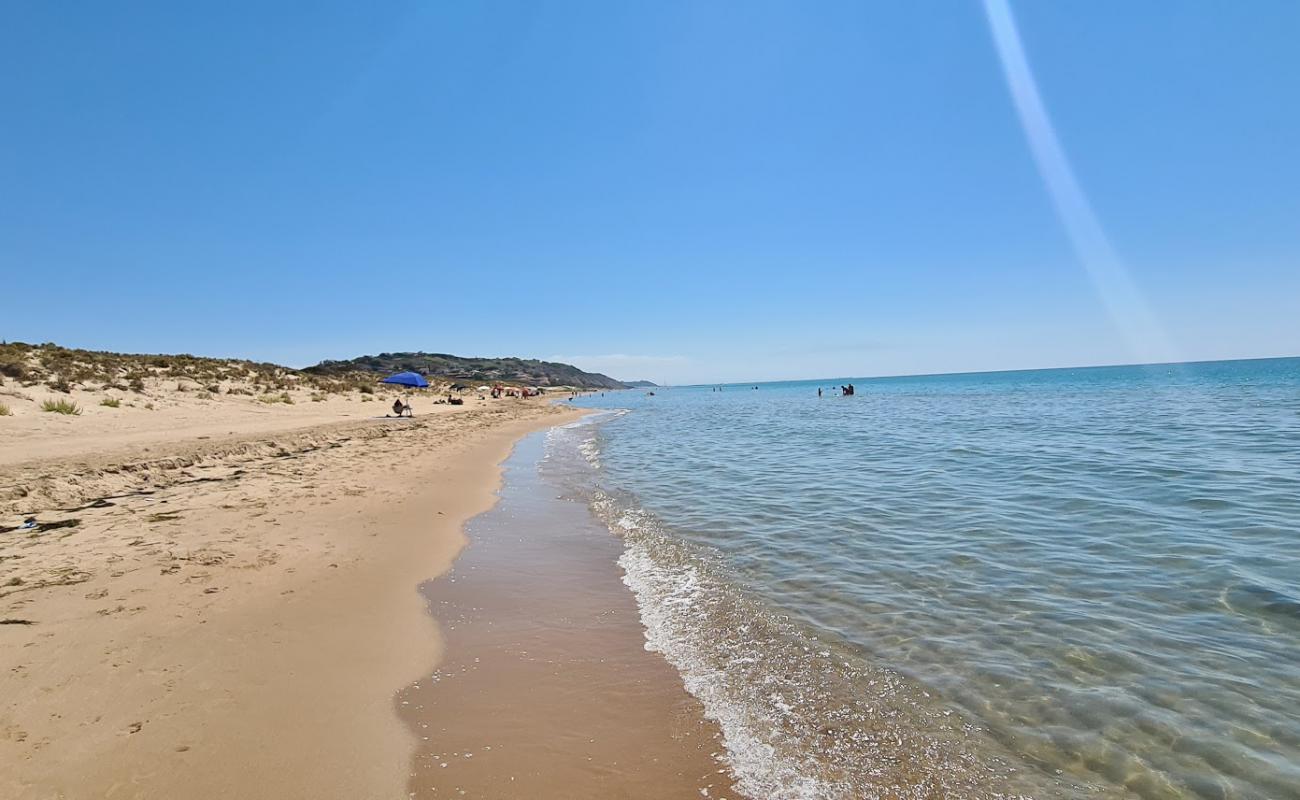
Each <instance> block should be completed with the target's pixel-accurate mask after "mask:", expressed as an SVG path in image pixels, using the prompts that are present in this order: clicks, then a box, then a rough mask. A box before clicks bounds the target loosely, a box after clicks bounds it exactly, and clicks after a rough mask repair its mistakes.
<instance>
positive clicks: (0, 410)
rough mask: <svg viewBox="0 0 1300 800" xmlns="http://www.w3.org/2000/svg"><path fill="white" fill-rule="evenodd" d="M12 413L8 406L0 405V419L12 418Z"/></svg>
mask: <svg viewBox="0 0 1300 800" xmlns="http://www.w3.org/2000/svg"><path fill="white" fill-rule="evenodd" d="M13 413H14V412H13V411H11V410H10V409H9V406H7V405H5V404H4V403H0V417H10V416H13Z"/></svg>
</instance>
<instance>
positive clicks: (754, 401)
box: [540, 358, 1300, 800]
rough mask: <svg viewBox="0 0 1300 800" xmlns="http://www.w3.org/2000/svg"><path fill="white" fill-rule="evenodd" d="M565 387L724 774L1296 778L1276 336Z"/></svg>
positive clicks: (1085, 786)
mask: <svg viewBox="0 0 1300 800" xmlns="http://www.w3.org/2000/svg"><path fill="white" fill-rule="evenodd" d="M848 383H852V384H854V386H855V387H856V393H855V394H854V395H853V396H842V394H841V392H840V387H841V386H842V385H846V384H848ZM819 388H820V389H821V390H822V393H821V396H818V389H819ZM567 402H570V403H572V404H573V405H578V406H585V407H589V408H593V409H596V410H597V411H596V413H593V414H591V415H589V416H587V417H585V418H584V419H583V420H581V421H579V422H577V423H574V424H572V425H569V426H566V427H561V428H556V429H554V430H552V431H551V432H550V434H549V435H548V437H547V442H546V449H545V456H544V458H543V460H542V462H541V466H540V469H541V470H542V472H543V474H544V475H545V476H547V478H548V480H549V481H551V484H552V485H553V486H555V487H556V489H557V492H558V493H559V494H560V495H563V496H564V497H565V498H567V499H570V500H573V501H575V502H579V503H583V504H585V505H586V506H587V507H588V508H589V509H590V513H591V514H592V515H593V516H594V518H595V519H596V520H598V521H599V522H600V523H601V524H602V525H604V526H605V527H606V528H607V529H608V530H609V532H610V535H611V536H613V537H617V539H618V540H619V541H620V542H621V555H620V556H619V559H618V565H619V567H620V568H621V570H622V579H623V582H624V583H625V584H626V586H627V587H628V589H629V591H631V592H632V593H633V594H634V596H635V598H636V601H637V603H638V607H639V613H640V616H641V620H642V623H643V625H644V628H645V638H646V647H647V648H649V649H651V650H654V651H656V652H658V653H660V654H662V656H663V657H664V658H665V659H666V660H667V661H668V662H669V663H671V664H672V665H673V666H674V667H675V668H676V669H677V671H678V672H679V673H680V675H681V678H682V681H683V683H684V685H685V686H686V688H687V690H688V691H689V692H690V693H691V694H693V695H694V696H695V697H697V698H698V699H699V700H700V701H701V702H702V704H703V707H704V709H705V712H706V714H707V715H708V716H709V717H710V718H712V719H713V720H715V721H716V722H717V724H718V726H719V728H720V730H721V732H722V733H721V736H722V745H723V747H722V748H721V749H720V755H719V757H720V758H721V759H722V760H723V761H724V762H725V764H726V767H727V768H728V769H730V770H731V772H732V773H733V774H734V775H735V777H736V786H737V788H738V789H739V790H740V791H742V792H743V793H744V794H746V795H747V796H749V797H751V798H756V799H760V800H786V799H789V800H796V799H798V800H821V799H823V798H826V799H830V798H835V799H837V800H838V799H840V798H843V799H845V800H848V799H849V798H853V799H854V800H857V799H858V798H983V797H989V798H992V797H1041V798H1086V797H1097V798H1151V799H1152V800H1156V799H1159V800H1173V799H1174V798H1180V799H1181V798H1207V799H1210V798H1213V799H1214V800H1223V799H1225V798H1279V799H1281V798H1300V358H1288V359H1267V360H1250V361H1229V362H1212V363H1194V364H1162V365H1151V366H1121V367H1094V368H1080V369H1051V370H1035V371H1020V372H996V373H982V374H954V375H932V376H920V377H896V378H833V379H829V378H828V379H824V380H815V381H792V382H780V383H758V384H741V385H736V384H727V385H721V386H686V387H655V388H652V389H638V390H630V391H619V392H606V393H603V394H596V395H588V396H584V397H580V398H576V399H574V400H570V401H567Z"/></svg>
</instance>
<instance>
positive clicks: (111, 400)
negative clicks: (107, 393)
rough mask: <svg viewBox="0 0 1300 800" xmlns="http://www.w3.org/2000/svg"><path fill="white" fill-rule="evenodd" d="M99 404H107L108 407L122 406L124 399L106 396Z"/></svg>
mask: <svg viewBox="0 0 1300 800" xmlns="http://www.w3.org/2000/svg"><path fill="white" fill-rule="evenodd" d="M99 404H100V405H101V406H107V407H108V408H120V407H121V405H122V401H121V400H118V399H117V398H116V397H105V398H104V399H103V400H100V401H99Z"/></svg>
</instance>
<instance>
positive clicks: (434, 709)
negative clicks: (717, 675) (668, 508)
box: [397, 434, 738, 798]
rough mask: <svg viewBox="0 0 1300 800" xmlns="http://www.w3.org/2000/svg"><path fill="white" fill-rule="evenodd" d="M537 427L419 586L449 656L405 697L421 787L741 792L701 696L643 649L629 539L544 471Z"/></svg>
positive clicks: (665, 794)
mask: <svg viewBox="0 0 1300 800" xmlns="http://www.w3.org/2000/svg"><path fill="white" fill-rule="evenodd" d="M542 452H543V442H542V434H533V435H532V436H529V437H527V438H526V439H524V440H523V441H522V442H521V443H520V444H519V445H518V446H517V448H516V451H515V454H514V455H513V456H512V457H511V459H510V460H509V461H508V462H507V468H506V475H505V483H504V486H505V488H504V490H503V493H502V497H501V500H500V502H499V504H498V505H497V506H495V507H494V508H493V509H492V510H491V511H489V512H487V513H486V514H484V515H482V516H480V517H477V518H475V519H474V520H473V521H471V523H470V524H469V526H468V537H469V545H468V546H467V547H466V549H465V550H464V551H463V552H462V553H461V555H460V556H459V558H458V559H457V560H456V562H455V565H454V566H453V568H452V570H451V571H450V572H449V573H447V574H446V575H444V576H442V577H440V578H437V579H435V580H432V581H429V582H427V583H426V584H425V585H424V586H423V587H422V592H423V594H424V595H425V597H426V598H427V600H428V606H429V610H430V612H431V613H432V614H433V615H434V616H435V618H437V619H438V620H439V626H440V628H441V633H442V637H443V640H444V642H445V657H444V659H443V660H442V662H441V663H439V664H438V666H437V668H436V670H433V671H431V672H430V673H429V674H427V675H426V676H425V677H424V678H423V679H422V680H420V681H417V682H415V683H414V684H412V685H411V686H409V687H408V688H407V689H406V690H405V691H404V692H402V693H401V694H400V695H399V696H398V699H397V704H398V709H399V710H400V713H401V716H402V718H403V720H404V721H405V722H406V724H407V725H408V727H409V729H410V730H411V731H412V732H413V733H414V734H415V735H416V737H417V739H418V747H417V751H416V756H415V759H414V762H413V765H412V773H411V775H410V782H409V786H408V789H409V791H410V793H411V796H412V797H416V798H440V797H479V798H510V797H519V798H688V797H689V798H699V797H701V796H704V797H710V798H720V797H723V798H726V797H730V798H735V797H738V795H737V794H735V792H734V790H733V788H732V784H731V781H730V778H729V777H728V774H727V773H726V771H725V770H724V769H723V767H722V765H721V764H720V763H719V762H718V760H717V758H716V755H717V754H719V753H720V751H721V749H722V745H721V743H720V741H719V739H718V730H717V728H716V726H715V725H713V724H712V723H709V722H707V721H705V719H704V717H703V709H702V707H701V705H700V703H699V702H698V701H697V700H695V699H694V698H693V697H691V696H690V695H688V694H687V693H686V691H685V689H684V688H683V687H682V682H681V678H680V677H679V676H678V674H677V673H676V672H675V671H674V670H673V668H672V667H671V666H669V665H668V664H667V662H665V661H664V660H663V658H662V657H661V656H659V655H658V654H656V653H651V652H648V651H647V650H646V649H645V638H644V632H643V629H642V627H641V622H640V620H639V617H638V612H637V608H636V604H635V601H634V600H633V597H632V595H631V593H630V592H629V591H628V590H627V588H626V587H625V586H624V585H623V584H622V582H621V572H620V570H619V568H618V566H617V564H616V563H615V562H616V559H617V558H618V556H619V554H620V553H621V550H622V548H621V545H620V543H619V541H618V540H617V539H615V538H614V537H613V536H612V535H611V534H610V532H609V531H608V529H606V528H605V527H603V526H602V525H600V524H599V523H597V522H596V521H595V519H594V518H593V517H592V515H591V514H590V512H589V511H588V509H587V508H586V506H585V505H583V504H581V503H577V502H573V501H569V500H564V499H560V498H558V497H556V494H557V491H556V490H555V489H554V488H553V487H552V486H550V485H549V484H547V483H546V482H545V480H544V479H542V478H541V477H540V476H539V475H538V471H537V462H538V459H539V458H540V457H541V455H542Z"/></svg>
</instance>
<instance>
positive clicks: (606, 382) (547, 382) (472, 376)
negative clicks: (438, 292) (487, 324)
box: [303, 353, 627, 389]
mask: <svg viewBox="0 0 1300 800" xmlns="http://www.w3.org/2000/svg"><path fill="white" fill-rule="evenodd" d="M358 371H361V372H373V373H376V374H379V373H382V374H385V375H387V374H390V373H393V372H406V371H410V372H418V373H420V374H421V375H427V376H436V377H440V378H451V379H455V380H464V381H471V382H477V383H491V382H493V381H508V382H510V383H524V384H528V385H530V386H574V387H578V388H582V389H625V388H627V384H624V383H621V382H620V381H616V380H614V379H613V378H611V377H609V376H608V375H601V374H600V373H597V372H583V371H582V370H580V369H578V368H577V367H575V366H573V365H572V364H560V363H557V362H554V361H537V360H535V359H524V358H463V357H461V356H452V355H447V354H446V353H380V354H379V355H377V356H360V357H358V358H353V359H350V360H347V361H322V362H321V363H319V364H317V365H316V366H314V367H307V368H306V369H305V370H303V372H306V373H308V374H312V375H342V374H347V373H352V372H358Z"/></svg>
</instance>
